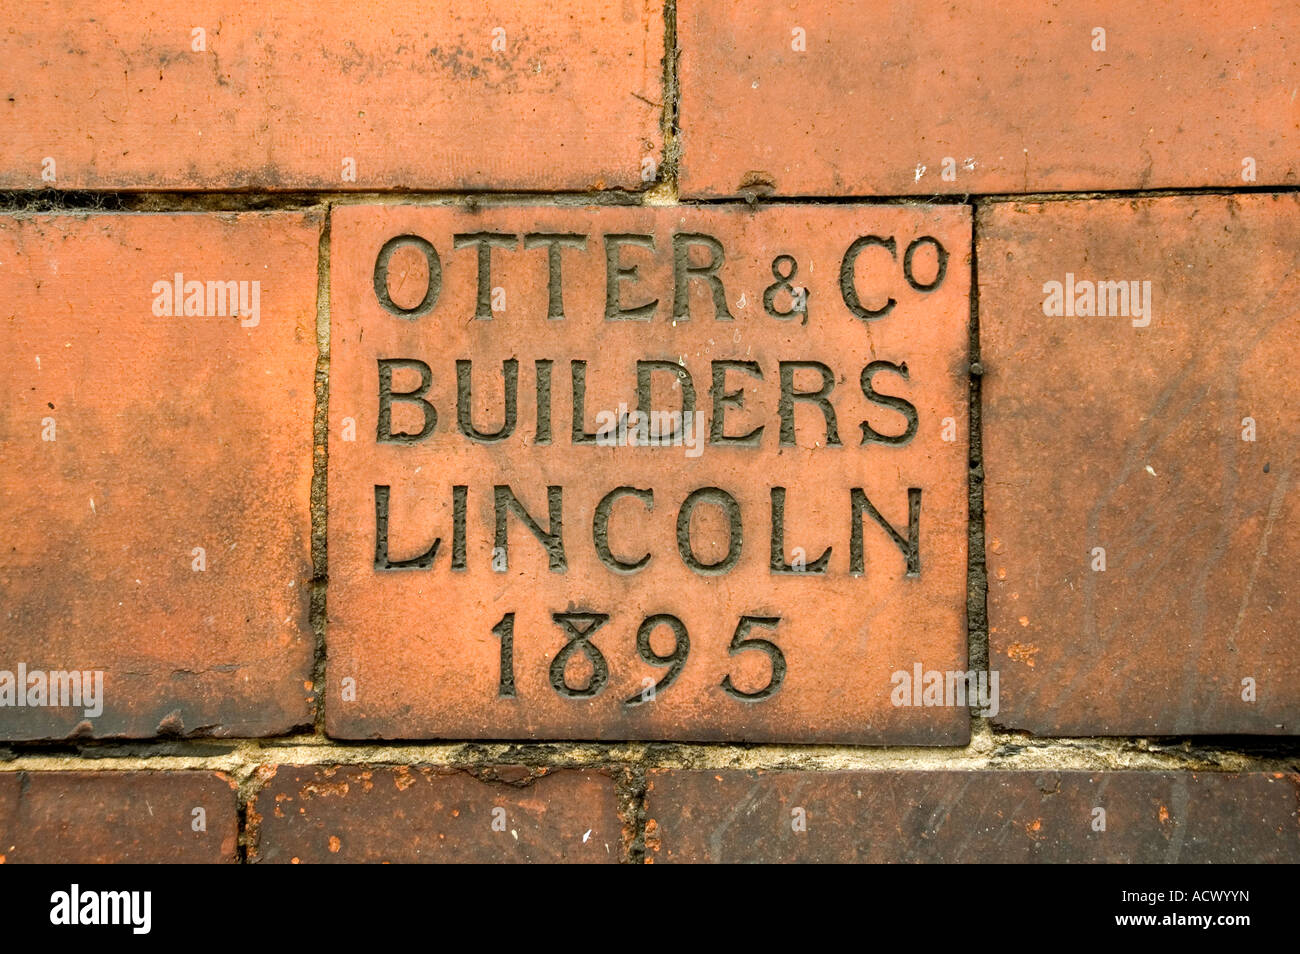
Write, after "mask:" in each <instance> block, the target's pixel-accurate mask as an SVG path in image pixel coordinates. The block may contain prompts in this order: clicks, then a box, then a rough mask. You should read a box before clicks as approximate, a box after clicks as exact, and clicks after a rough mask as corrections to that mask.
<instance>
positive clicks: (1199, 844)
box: [645, 769, 1300, 863]
mask: <svg viewBox="0 0 1300 954" xmlns="http://www.w3.org/2000/svg"><path fill="white" fill-rule="evenodd" d="M1298 786H1300V777H1298V776H1295V775H1283V774H1281V773H1278V774H1262V773H1256V774H1249V775H1226V774H1212V773H1193V772H1091V773H1090V772H1052V771H1043V772H1025V771H1006V772H999V771H982V770H976V771H969V772H944V771H939V772H895V771H887V772H743V771H737V770H731V769H726V770H716V771H713V770H693V771H679V770H656V771H652V772H650V773H649V785H648V791H647V795H646V835H645V840H646V860H647V861H651V862H726V863H736V862H777V861H781V862H814V863H843V862H873V863H874V862H962V863H972V862H993V863H1002V862H1017V863H1018V862H1053V863H1055V862H1061V863H1066V862H1068V863H1087V862H1143V863H1154V862H1215V863H1230V862H1290V863H1295V862H1297V861H1300V822H1298V821H1297V815H1296V806H1297V796H1298V795H1300V788H1298ZM1097 809H1102V810H1103V811H1104V816H1103V815H1102V814H1098V813H1097V811H1096V810H1097ZM800 810H802V815H801V814H800ZM800 818H802V819H803V821H804V823H805V826H806V827H805V830H803V831H795V827H796V825H797V822H798V821H799V819H800ZM1103 822H1104V825H1105V829H1104V830H1097V827H1096V826H1098V825H1099V824H1101V823H1103Z"/></svg>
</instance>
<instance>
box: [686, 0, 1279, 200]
mask: <svg viewBox="0 0 1300 954" xmlns="http://www.w3.org/2000/svg"><path fill="white" fill-rule="evenodd" d="M677 18H678V46H679V48H680V50H681V57H680V67H679V69H680V86H681V108H680V120H679V121H680V124H681V127H682V135H681V145H682V160H681V181H682V189H683V192H684V193H685V194H687V195H691V196H717V195H734V194H736V193H738V192H744V191H751V190H753V191H759V192H763V191H770V190H773V189H774V190H775V191H776V192H777V193H779V194H781V195H808V196H815V195H880V194H884V195H917V194H927V195H928V194H934V193H956V194H968V193H1004V192H1045V191H1071V190H1093V189H1150V188H1169V187H1189V186H1208V185H1219V186H1238V187H1239V186H1242V185H1256V184H1275V185H1280V184H1284V183H1285V184H1293V183H1295V182H1297V181H1300V159H1297V157H1298V156H1300V124H1297V122H1296V111H1295V110H1296V107H1295V96H1296V76H1297V66H1298V64H1297V46H1296V36H1297V35H1298V34H1300V7H1297V5H1296V4H1295V3H1294V2H1293V0H1212V2H1200V3H1196V4H1194V5H1186V4H1167V3H1160V2H1156V0H1151V2H1136V3H1133V2H1128V3H1125V2H1116V0H1082V2H1071V3H1042V2H1039V0H1010V2H1007V0H999V2H996V3H994V2H989V0H980V2H974V3H960V4H947V5H944V6H934V5H927V6H922V5H917V4H896V3H860V2H856V0H804V2H797V3H788V2H787V3H775V4H774V3H761V4H760V3H745V4H741V3H734V4H733V3H713V2H709V0H681V2H680V3H679V4H678V5H677ZM1096 29H1102V30H1104V31H1105V38H1104V39H1105V50H1104V51H1101V50H1094V49H1093V46H1094V44H1095V43H1096V42H1097V41H1098V40H1099V39H1100V37H1096V36H1095V35H1094V30H1096ZM796 30H803V31H804V45H805V46H806V50H805V51H803V52H800V51H798V50H796V49H794V47H795V46H797V45H799V38H798V36H797V34H796V33H795V31H796ZM1246 159H1250V160H1252V161H1253V165H1254V170H1255V171H1254V178H1253V179H1245V178H1244V174H1245V172H1246V171H1247V170H1246V166H1245V165H1243V163H1244V161H1245V160H1246ZM945 160H951V169H950V171H951V177H950V178H945V175H944V172H945Z"/></svg>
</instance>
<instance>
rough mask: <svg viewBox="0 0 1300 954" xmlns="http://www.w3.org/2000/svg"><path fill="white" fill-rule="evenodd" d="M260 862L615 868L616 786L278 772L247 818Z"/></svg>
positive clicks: (503, 776) (520, 772) (569, 780)
mask: <svg viewBox="0 0 1300 954" xmlns="http://www.w3.org/2000/svg"><path fill="white" fill-rule="evenodd" d="M249 825H250V828H251V838H250V846H251V847H250V851H249V857H250V860H252V861H256V862H281V863H283V862H291V863H293V864H297V863H299V862H305V863H312V862H316V863H319V862H378V861H382V862H394V863H403V862H404V863H411V862H476V863H479V862H561V861H572V862H588V863H608V862H617V861H620V860H621V859H622V857H623V850H624V848H623V840H624V834H623V826H622V822H621V821H620V820H619V815H618V807H617V799H616V795H615V789H614V781H613V779H612V778H610V777H609V776H608V775H606V774H603V773H602V772H599V771H586V770H581V771H580V770H574V769H559V770H552V771H549V772H547V773H546V774H544V775H542V776H541V777H534V775H532V774H531V773H530V772H529V771H528V770H527V769H523V768H520V767H518V766H500V767H490V768H483V769H479V770H476V772H475V774H471V773H470V772H468V771H463V770H457V769H444V768H433V767H428V766H412V767H407V766H398V767H366V766H353V765H348V766H337V767H321V766H292V765H282V766H279V767H278V768H277V769H275V770H274V771H273V773H271V774H270V778H269V780H268V781H267V783H266V785H265V786H264V787H263V788H262V789H261V791H259V792H258V793H257V797H256V799H255V801H254V802H253V803H252V804H251V805H250V807H249Z"/></svg>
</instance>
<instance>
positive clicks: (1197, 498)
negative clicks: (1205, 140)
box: [978, 195, 1300, 735]
mask: <svg viewBox="0 0 1300 954" xmlns="http://www.w3.org/2000/svg"><path fill="white" fill-rule="evenodd" d="M979 234H980V247H979V256H978V257H979V276H980V298H979V310H980V337H981V342H982V356H983V364H984V366H985V377H984V389H983V397H984V414H983V422H984V424H983V430H984V457H985V473H986V479H987V483H986V485H985V505H986V545H987V560H988V573H989V623H990V642H991V649H992V653H991V655H992V665H993V666H994V668H996V669H998V670H1000V671H1001V695H1002V699H1001V712H1000V714H999V715H998V717H997V720H998V721H999V722H1000V723H1002V724H1004V725H1007V726H1011V727H1014V728H1020V729H1027V730H1029V731H1031V732H1035V733H1042V734H1049V735H1056V734H1067V735H1173V734H1185V733H1214V734H1223V733H1251V734H1263V735H1271V734H1285V735H1293V734H1295V733H1296V732H1297V731H1300V622H1298V621H1300V603H1297V597H1298V596H1300V590H1297V586H1296V577H1295V566H1296V564H1297V562H1298V561H1300V534H1297V533H1296V531H1295V528H1296V526H1297V525H1300V492H1298V491H1297V486H1296V484H1297V464H1298V463H1300V461H1298V459H1297V449H1298V448H1300V424H1297V420H1296V415H1295V413H1294V393H1295V391H1296V387H1297V385H1300V374H1298V373H1297V371H1296V368H1297V365H1298V364H1300V346H1298V342H1300V334H1297V332H1300V311H1297V309H1296V304H1295V303H1296V301H1297V298H1298V297H1300V278H1298V277H1297V270H1296V244H1295V237H1296V235H1297V234H1300V196H1296V195H1276V196H1274V195H1247V196H1235V197H1223V196H1194V197H1180V198H1163V199H1144V200H1135V201H1096V200H1094V201H1088V202H1049V203H1045V204H1001V205H994V206H992V207H991V208H990V209H989V210H988V212H987V214H984V213H981V216H980V225H979ZM1067 273H1070V274H1073V275H1074V276H1075V278H1076V280H1078V281H1093V280H1106V281H1149V282H1151V300H1152V310H1151V312H1152V317H1151V318H1150V324H1149V325H1147V326H1145V327H1135V326H1134V322H1138V323H1139V324H1141V323H1143V322H1145V321H1146V319H1145V318H1140V317H1122V316H1120V317H1048V316H1047V315H1045V314H1044V301H1045V298H1046V297H1047V292H1048V289H1047V288H1046V287H1045V283H1047V282H1050V281H1056V282H1061V283H1062V284H1063V283H1064V282H1065V281H1066V275H1067ZM1121 304H1122V303H1121ZM1246 418H1251V419H1253V421H1254V422H1255V423H1254V428H1255V436H1256V440H1254V441H1246V440H1243V439H1242V438H1243V436H1245V430H1246V429H1245V427H1244V426H1243V421H1244V420H1245V419H1246ZM1096 548H1101V549H1104V551H1105V554H1104V556H1105V569H1104V571H1102V570H1100V566H1101V563H1100V562H1099V557H1100V554H1095V553H1094V550H1095V549H1096ZM1094 566H1095V567H1097V568H1098V569H1094ZM1246 679H1251V680H1254V685H1255V699H1254V701H1248V700H1246V699H1244V698H1243V694H1244V693H1245V689H1244V688H1243V687H1244V685H1245V684H1244V683H1243V680H1246Z"/></svg>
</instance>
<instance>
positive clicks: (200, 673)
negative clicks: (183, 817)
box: [0, 213, 321, 739]
mask: <svg viewBox="0 0 1300 954" xmlns="http://www.w3.org/2000/svg"><path fill="white" fill-rule="evenodd" d="M320 227H321V220H320V218H319V216H317V215H312V214H299V213H294V214H246V215H99V216H91V217H81V216H71V215H68V216H53V217H27V216H17V217H5V218H0V287H3V299H4V301H3V304H2V305H0V362H3V365H4V368H5V372H4V375H3V376H0V447H2V448H3V450H2V451H0V522H2V523H3V526H4V543H3V546H0V703H3V704H0V738H6V739H41V738H59V737H64V736H68V735H70V734H78V735H82V734H89V735H94V736H135V737H148V736H152V735H155V734H160V733H161V734H193V733H199V734H215V735H233V736H251V735H262V734H267V733H275V732H284V731H287V730H288V729H290V728H292V727H294V726H297V725H301V724H303V723H304V722H307V721H310V717H311V708H310V704H309V696H310V693H309V689H310V682H309V680H310V674H311V665H312V653H313V639H312V636H311V632H310V629H309V627H308V620H307V615H308V606H307V604H308V592H307V591H308V587H309V582H310V579H311V560H310V545H309V544H310V519H309V515H308V496H309V492H310V482H311V469H312V411H313V407H314V395H313V368H314V362H315V354H316V344H315V315H316V267H317V266H316V256H317V246H318V236H319V230H320ZM177 274H180V275H182V276H183V278H182V281H183V282H190V281H195V282H218V281H220V282H225V281H235V282H244V283H245V285H244V288H245V291H246V293H247V303H248V306H249V307H248V309H247V311H248V312H249V314H248V315H246V316H240V315H239V314H234V315H230V316H227V317H202V316H199V315H195V314H190V315H180V316H176V315H170V316H169V315H167V314H166V313H165V312H166V311H167V309H166V308H164V307H163V306H164V305H166V304H168V303H167V302H166V301H163V300H162V299H165V298H166V297H169V292H168V291H166V290H169V289H171V288H172V287H173V285H174V282H175V276H176V275H177ZM155 283H161V284H160V285H159V286H158V287H155ZM253 283H260V284H258V286H257V289H258V290H257V302H256V303H257V307H256V308H254V307H253V302H254V285H253ZM160 288H161V289H164V291H160V290H159V289H160ZM200 297H201V298H202V299H203V301H202V303H201V304H202V310H203V311H207V310H208V309H209V304H208V301H207V289H206V286H205V289H204V294H203V295H202V296H200ZM194 304H195V305H198V304H200V303H199V301H198V300H197V299H196V300H195V302H194ZM219 304H220V302H219V301H218V300H217V299H216V298H215V297H214V298H213V300H212V308H213V309H214V310H216V308H217V306H218V305H219ZM228 309H229V305H228V304H227V310H228ZM156 312H163V314H158V313H156ZM200 551H201V552H200ZM20 666H21V667H25V669H26V671H27V679H28V681H29V682H28V687H27V688H28V693H27V694H26V696H24V699H25V701H28V702H35V701H39V699H40V697H39V696H37V695H35V689H36V688H37V686H38V683H39V680H37V679H36V677H35V676H34V675H33V673H34V672H41V673H48V672H52V671H60V670H61V671H71V670H77V671H85V672H93V671H96V670H98V671H102V672H103V674H104V675H103V699H102V712H101V713H98V714H96V713H94V711H93V709H94V708H96V707H93V706H92V707H90V708H88V707H87V706H85V705H82V706H75V705H62V706H60V707H57V708H56V707H50V706H48V705H47V706H44V707H35V706H21V705H16V704H15V703H16V702H17V701H18V698H17V694H16V693H15V692H14V688H15V687H14V682H15V681H16V679H17V678H18V677H19V667H20ZM6 680H7V681H8V686H7V687H6V685H5V683H6ZM93 681H94V678H93V677H91V678H89V679H87V683H88V684H89V683H92V682H93ZM6 688H7V690H8V691H7V692H6ZM68 698H70V696H69V697H68ZM45 701H47V702H52V701H53V699H52V698H49V699H46V700H45ZM59 701H60V703H62V702H64V701H65V698H64V697H62V696H61V697H60V699H59ZM84 701H85V700H84V699H83V702H84Z"/></svg>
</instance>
